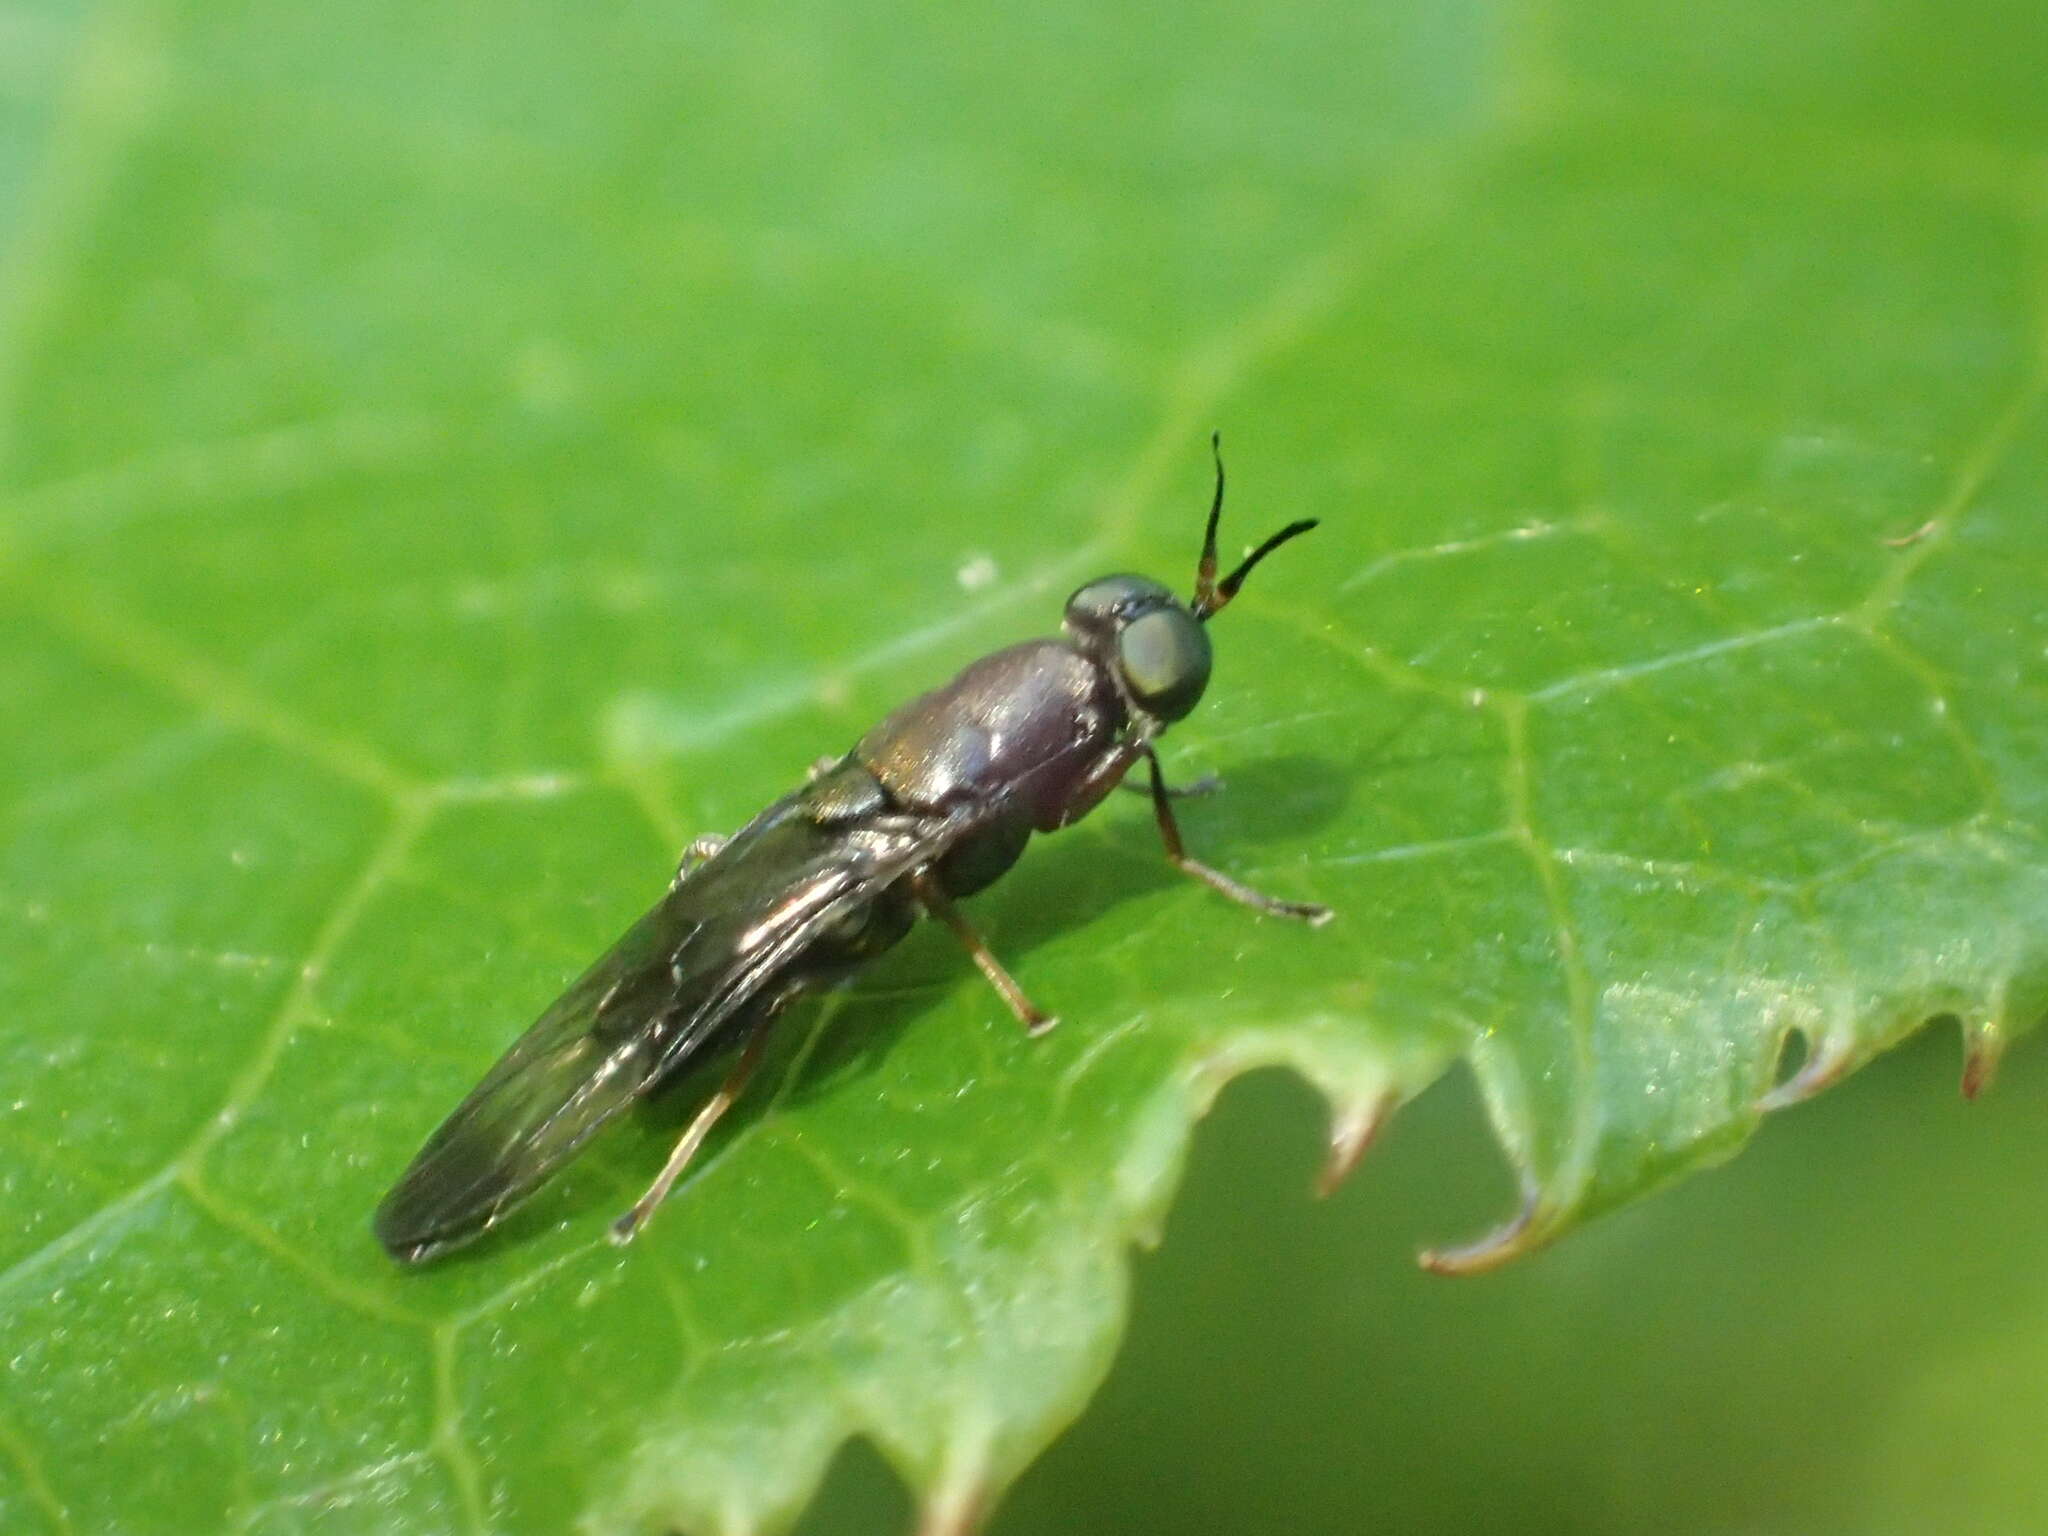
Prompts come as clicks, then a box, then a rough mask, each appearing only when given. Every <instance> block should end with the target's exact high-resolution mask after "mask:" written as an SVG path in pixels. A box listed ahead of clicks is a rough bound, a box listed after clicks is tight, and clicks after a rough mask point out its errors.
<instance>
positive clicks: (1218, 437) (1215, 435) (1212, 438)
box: [1209, 430, 1223, 448]
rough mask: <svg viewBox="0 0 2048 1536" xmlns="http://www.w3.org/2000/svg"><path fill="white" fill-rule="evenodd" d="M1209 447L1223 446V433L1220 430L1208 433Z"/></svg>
mask: <svg viewBox="0 0 2048 1536" xmlns="http://www.w3.org/2000/svg"><path fill="white" fill-rule="evenodd" d="M1209 446H1210V447H1211V448H1221V447H1222V446H1223V433H1222V432H1221V431H1220V430H1217V431H1211V432H1210V434H1209Z"/></svg>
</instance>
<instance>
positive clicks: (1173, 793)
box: [1117, 773, 1223, 800]
mask: <svg viewBox="0 0 2048 1536" xmlns="http://www.w3.org/2000/svg"><path fill="white" fill-rule="evenodd" d="M1117 788H1118V789H1122V790H1128V791H1129V792H1130V793H1131V794H1134V795H1149V794H1151V793H1152V786H1151V785H1149V784H1133V783H1132V782H1131V781H1130V780H1129V779H1125V780H1124V781H1123V782H1122V783H1121V784H1119V785H1117ZM1221 788H1223V776H1222V775H1221V774H1218V773H1205V774H1203V775H1202V776H1201V777H1200V778H1199V779H1196V780H1194V781H1192V782H1191V783H1187V784H1169V785H1167V786H1166V798H1167V799H1169V800H1199V799H1200V798H1202V796H1204V795H1213V794H1215V793H1216V792H1217V791H1218V790H1220V789H1221Z"/></svg>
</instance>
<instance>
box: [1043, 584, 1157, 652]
mask: <svg viewBox="0 0 2048 1536" xmlns="http://www.w3.org/2000/svg"><path fill="white" fill-rule="evenodd" d="M1172 601H1173V594H1172V593H1171V592H1169V591H1168V590H1167V589H1166V588H1164V587H1162V586H1161V585H1159V583H1158V582H1156V581H1154V580H1152V579H1151V578H1150V577H1148V576H1098V577H1096V578H1095V580H1093V581H1091V582H1089V583H1088V585H1086V586H1085V587H1082V588H1081V589H1080V590H1079V591H1077V592H1076V593H1075V594H1074V595H1073V596H1072V597H1070V598H1068V599H1067V628H1068V629H1069V630H1071V631H1072V632H1073V633H1075V634H1077V635H1085V636H1090V637H1092V638H1094V639H1097V640H1102V639H1106V638H1108V636H1109V635H1111V634H1112V633H1114V631H1115V629H1116V627H1117V625H1118V623H1120V622H1121V621H1122V620H1123V619H1124V617H1125V616H1126V615H1128V614H1130V613H1132V612H1133V611H1134V610H1136V609H1139V608H1149V607H1152V606H1154V605H1156V604H1159V603H1170V602H1172Z"/></svg>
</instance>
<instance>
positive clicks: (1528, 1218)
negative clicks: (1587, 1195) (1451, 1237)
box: [1415, 1184, 1558, 1275]
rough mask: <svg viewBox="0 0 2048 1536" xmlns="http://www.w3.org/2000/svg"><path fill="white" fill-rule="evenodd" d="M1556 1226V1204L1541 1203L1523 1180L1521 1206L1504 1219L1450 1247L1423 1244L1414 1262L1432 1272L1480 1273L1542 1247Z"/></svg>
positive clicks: (1539, 1195)
mask: <svg viewBox="0 0 2048 1536" xmlns="http://www.w3.org/2000/svg"><path fill="white" fill-rule="evenodd" d="M1557 1227H1558V1212H1557V1210H1556V1208H1555V1207H1552V1206H1547V1205H1545V1203H1544V1201H1543V1198H1542V1191H1540V1190H1539V1189H1537V1188H1536V1186H1534V1185H1533V1184H1525V1185H1524V1186H1523V1188H1522V1204H1521V1208H1520V1209H1519V1210H1517V1211H1516V1212H1515V1214H1514V1215H1513V1216H1511V1217H1510V1218H1509V1219H1508V1220H1506V1221H1504V1222H1502V1223H1501V1224H1500V1225H1499V1226H1497V1227H1495V1228H1494V1229H1493V1230H1492V1231H1491V1232H1488V1233H1487V1234H1486V1235H1485V1236H1483V1237H1479V1238H1475V1239H1474V1240H1473V1241H1471V1242H1469V1243H1462V1244H1459V1245H1458V1246H1457V1247H1454V1248H1425V1249H1424V1250H1423V1251H1422V1252H1421V1253H1418V1254H1417V1255H1416V1256H1415V1262H1416V1263H1418V1264H1420V1265H1421V1266H1422V1267H1423V1268H1424V1269H1426V1270H1428V1271H1429V1272H1430V1273H1431V1274H1435V1275H1480V1274H1484V1273H1486V1271H1488V1270H1490V1269H1499V1268H1500V1267H1501V1266H1502V1265H1503V1264H1507V1263H1509V1262H1511V1261H1513V1260H1515V1259H1519V1258H1520V1257H1521V1256H1522V1255H1523V1254H1525V1253H1528V1252H1530V1251H1532V1250H1533V1249H1536V1248H1540V1247H1542V1246H1543V1244H1545V1243H1547V1242H1548V1241H1550V1239H1551V1237H1552V1236H1553V1235H1554V1234H1555V1232H1556V1230H1557Z"/></svg>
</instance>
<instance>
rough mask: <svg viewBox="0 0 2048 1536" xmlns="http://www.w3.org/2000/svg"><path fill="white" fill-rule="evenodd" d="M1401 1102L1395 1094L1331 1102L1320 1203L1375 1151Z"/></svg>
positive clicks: (1318, 1187) (1320, 1177)
mask: <svg viewBox="0 0 2048 1536" xmlns="http://www.w3.org/2000/svg"><path fill="white" fill-rule="evenodd" d="M1400 1102H1401V1100H1400V1096H1399V1095H1398V1094H1396V1093H1393V1092H1392V1091H1386V1092H1381V1093H1376V1094H1372V1095H1370V1096H1369V1097H1366V1098H1361V1099H1354V1100H1351V1101H1348V1102H1347V1101H1344V1100H1341V1099H1332V1100H1331V1102H1330V1142H1329V1152H1328V1154H1327V1155H1326V1156H1325V1157H1324V1159H1323V1166H1322V1170H1321V1171H1320V1172H1319V1173H1318V1174H1317V1175H1316V1195H1317V1197H1318V1198H1319V1199H1324V1198H1328V1197H1329V1196H1330V1195H1332V1194H1334V1193H1335V1192H1336V1189H1337V1186H1338V1185H1340V1184H1342V1183H1343V1182H1344V1181H1345V1179H1347V1178H1349V1177H1350V1176H1351V1170H1352V1169H1354V1168H1356V1167H1357V1166H1358V1164H1359V1162H1360V1160H1361V1159H1363V1158H1364V1156H1365V1154H1366V1153H1367V1152H1368V1151H1370V1150H1371V1148H1372V1144H1373V1142H1374V1141H1375V1140H1376V1139H1378V1137H1379V1134H1380V1131H1381V1130H1382V1129H1383V1128H1384V1127H1385V1125H1386V1123H1387V1121H1388V1120H1389V1119H1390V1118H1391V1117H1392V1115H1393V1113H1394V1110H1395V1109H1396V1108H1397V1107H1398V1106H1399V1104H1400Z"/></svg>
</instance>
